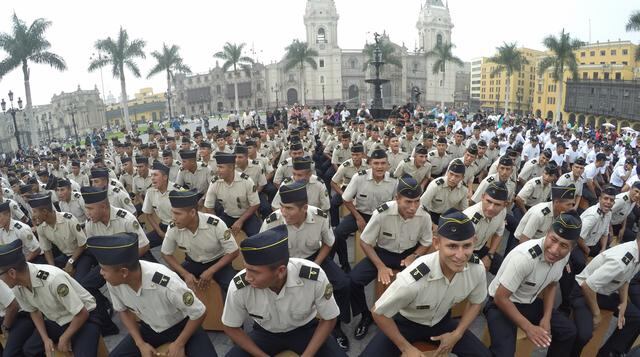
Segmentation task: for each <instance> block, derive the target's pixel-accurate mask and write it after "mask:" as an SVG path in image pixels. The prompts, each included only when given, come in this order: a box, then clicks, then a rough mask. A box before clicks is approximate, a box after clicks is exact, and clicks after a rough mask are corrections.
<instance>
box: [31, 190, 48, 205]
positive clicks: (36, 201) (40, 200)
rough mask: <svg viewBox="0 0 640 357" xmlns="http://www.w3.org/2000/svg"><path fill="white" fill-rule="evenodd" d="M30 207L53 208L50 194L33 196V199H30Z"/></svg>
mask: <svg viewBox="0 0 640 357" xmlns="http://www.w3.org/2000/svg"><path fill="white" fill-rule="evenodd" d="M29 206H31V208H38V207H47V208H51V207H52V206H51V195H50V194H48V193H47V194H38V195H32V196H31V197H29Z"/></svg>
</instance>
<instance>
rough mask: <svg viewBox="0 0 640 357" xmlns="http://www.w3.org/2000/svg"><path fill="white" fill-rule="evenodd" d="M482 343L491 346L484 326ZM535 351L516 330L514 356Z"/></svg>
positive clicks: (523, 334) (486, 328) (528, 354)
mask: <svg viewBox="0 0 640 357" xmlns="http://www.w3.org/2000/svg"><path fill="white" fill-rule="evenodd" d="M482 343H484V345H485V346H487V347H489V346H491V335H490V334H489V327H488V326H485V328H484V334H483V335H482ZM535 349H536V346H535V345H534V344H533V342H531V341H529V339H528V338H527V334H526V333H525V332H524V331H522V330H521V329H520V328H518V332H517V334H516V354H515V357H530V356H531V353H532V352H533V351H534V350H535ZM594 356H595V355H594Z"/></svg>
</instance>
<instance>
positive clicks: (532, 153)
mask: <svg viewBox="0 0 640 357" xmlns="http://www.w3.org/2000/svg"><path fill="white" fill-rule="evenodd" d="M539 156H540V145H539V144H538V137H537V136H536V135H533V136H531V137H530V138H529V142H528V143H526V144H525V145H524V148H523V149H522V162H527V161H529V160H531V159H537V158H538V157H539Z"/></svg>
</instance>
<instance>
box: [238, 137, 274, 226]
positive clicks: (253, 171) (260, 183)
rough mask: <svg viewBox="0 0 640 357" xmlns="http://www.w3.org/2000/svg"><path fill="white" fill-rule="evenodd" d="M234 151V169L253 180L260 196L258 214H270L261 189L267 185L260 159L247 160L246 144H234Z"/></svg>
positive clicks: (264, 215)
mask: <svg viewBox="0 0 640 357" xmlns="http://www.w3.org/2000/svg"><path fill="white" fill-rule="evenodd" d="M234 153H235V154H236V171H238V172H240V173H243V174H246V175H248V176H249V177H250V178H251V180H253V184H254V185H255V188H256V192H258V197H259V198H260V209H259V211H260V214H261V215H262V216H263V217H266V216H268V215H269V214H271V205H270V204H269V202H268V201H267V196H266V195H265V194H262V190H263V189H264V188H265V186H266V185H267V176H266V175H265V171H266V170H265V169H264V167H263V165H262V163H260V161H258V160H249V148H248V147H247V146H246V145H241V144H238V145H236V147H235V149H234Z"/></svg>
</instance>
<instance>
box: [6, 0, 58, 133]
mask: <svg viewBox="0 0 640 357" xmlns="http://www.w3.org/2000/svg"><path fill="white" fill-rule="evenodd" d="M11 20H12V29H11V33H0V48H2V49H3V50H4V51H5V52H6V53H7V57H6V58H4V59H3V60H2V61H0V78H2V77H4V76H5V75H6V74H7V73H9V72H11V71H13V70H14V69H16V68H18V67H22V76H23V78H24V93H25V97H26V99H27V106H26V108H25V110H26V114H27V117H28V118H31V117H32V108H33V102H32V100H31V83H30V71H29V62H33V63H38V64H46V65H48V66H50V67H52V68H55V69H57V70H58V71H64V70H66V69H67V64H66V63H65V61H64V59H63V58H62V57H61V56H59V55H57V54H55V53H53V52H51V51H49V49H50V48H51V43H50V42H49V41H48V40H47V39H46V37H45V32H46V31H47V29H48V28H49V27H50V26H51V24H52V23H51V21H48V20H46V19H43V18H38V19H35V20H34V21H33V22H32V23H31V25H29V26H27V24H26V23H25V22H24V21H23V20H21V19H19V18H18V16H17V15H16V14H15V13H13V16H12V17H11ZM31 125H32V128H31V132H32V133H33V134H34V135H35V140H34V141H35V142H36V144H38V143H39V141H40V140H39V138H38V130H37V129H35V128H33V125H35V121H34V120H31ZM15 130H16V132H17V130H18V128H15Z"/></svg>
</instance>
